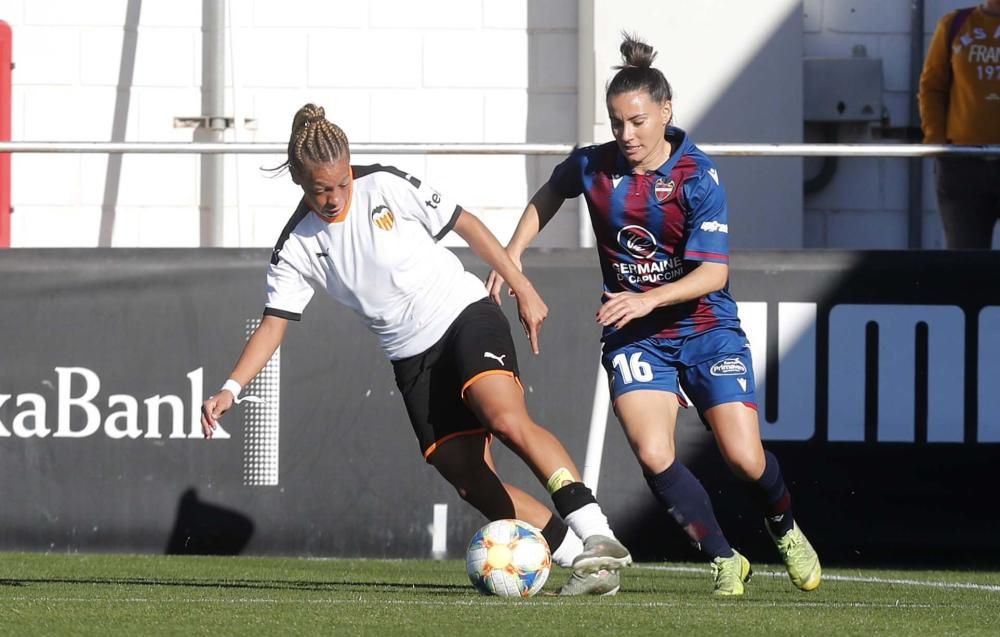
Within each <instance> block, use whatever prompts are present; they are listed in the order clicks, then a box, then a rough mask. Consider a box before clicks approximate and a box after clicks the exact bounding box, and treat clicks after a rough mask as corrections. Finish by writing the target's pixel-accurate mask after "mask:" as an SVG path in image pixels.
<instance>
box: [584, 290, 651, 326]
mask: <svg viewBox="0 0 1000 637" xmlns="http://www.w3.org/2000/svg"><path fill="white" fill-rule="evenodd" d="M604 296H606V297H607V299H608V300H607V301H605V302H604V304H603V305H601V308H600V309H599V310H597V322H598V323H600V324H601V325H603V326H605V327H607V326H609V325H612V326H614V328H615V329H621V328H622V327H625V326H626V325H628V323H629V321H632V320H634V319H637V318H641V317H643V316H646V315H647V314H649V313H650V312H652V311H653V308H654V307H656V306H655V304H654V303H653V302H652V301H651V300H650V299H649V297H647V296H646V295H645V294H641V293H637V292H605V293H604Z"/></svg>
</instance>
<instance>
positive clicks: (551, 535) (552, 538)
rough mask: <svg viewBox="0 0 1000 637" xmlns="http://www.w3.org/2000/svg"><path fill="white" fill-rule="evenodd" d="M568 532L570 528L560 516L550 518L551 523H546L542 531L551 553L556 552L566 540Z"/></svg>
mask: <svg viewBox="0 0 1000 637" xmlns="http://www.w3.org/2000/svg"><path fill="white" fill-rule="evenodd" d="M567 531H569V527H568V526H566V523H565V522H563V521H562V520H560V519H559V516H558V515H553V516H552V517H551V518H549V521H548V522H546V523H545V528H543V529H542V537H543V538H545V541H546V542H547V543H548V545H549V550H550V551H552V552H553V553H555V552H556V550H557V549H558V548H559V546H560V545H561V544H562V543H563V540H564V539H566V532H567Z"/></svg>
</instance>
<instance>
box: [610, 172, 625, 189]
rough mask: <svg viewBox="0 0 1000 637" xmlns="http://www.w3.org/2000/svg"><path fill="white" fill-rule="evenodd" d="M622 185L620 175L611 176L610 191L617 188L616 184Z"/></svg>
mask: <svg viewBox="0 0 1000 637" xmlns="http://www.w3.org/2000/svg"><path fill="white" fill-rule="evenodd" d="M620 183H622V175H618V174H614V175H611V189H612V190H614V189H615V188H617V187H618V184H620Z"/></svg>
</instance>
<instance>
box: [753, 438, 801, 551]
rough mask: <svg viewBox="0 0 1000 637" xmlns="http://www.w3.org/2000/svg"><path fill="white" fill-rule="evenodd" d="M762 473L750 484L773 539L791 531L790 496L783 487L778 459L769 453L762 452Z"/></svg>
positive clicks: (783, 480) (792, 520) (783, 481)
mask: <svg viewBox="0 0 1000 637" xmlns="http://www.w3.org/2000/svg"><path fill="white" fill-rule="evenodd" d="M764 460H765V464H764V473H763V475H761V476H760V478H758V479H757V481H756V482H754V483H752V485H753V486H752V489H753V491H754V496H755V497H756V499H757V503H758V505H759V506H760V508H761V510H762V511H763V512H764V523H765V524H767V528H768V530H769V531H770V532H771V534H772V535H774V536H775V537H781V536H782V535H784V534H785V533H788V532H789V531H791V530H792V525H793V524H794V519H793V518H792V496H791V494H789V493H788V489H787V488H786V487H785V479H784V478H783V477H782V475H781V466H780V465H779V464H778V458H777V457H776V456H775V455H774V454H773V453H771V452H770V451H765V452H764Z"/></svg>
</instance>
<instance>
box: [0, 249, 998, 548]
mask: <svg viewBox="0 0 1000 637" xmlns="http://www.w3.org/2000/svg"><path fill="white" fill-rule="evenodd" d="M460 252H461V253H462V254H461V256H462V258H463V259H464V260H465V261H466V263H467V265H468V267H470V269H472V270H474V271H475V272H477V273H478V274H480V275H485V269H484V268H483V267H482V265H481V264H480V263H479V262H478V261H476V260H475V259H474V258H471V255H469V254H467V253H465V252H464V251H460ZM268 255H269V253H268V251H267V250H266V249H215V250H207V249H199V250H186V249H144V250H131V249H119V250H102V249H97V250H92V249H82V250H29V249H23V250H8V251H0V298H2V299H3V310H4V311H3V312H0V485H2V487H0V489H2V498H0V501H2V503H3V504H2V506H0V549H2V550H15V549H17V550H31V551H57V552H65V551H72V552H75V551H80V552H98V551H100V552H139V553H221V554H237V553H245V554H287V555H307V556H371V557H408V556H416V557H421V556H429V555H431V549H432V541H433V538H434V536H435V533H437V534H438V536H439V538H444V539H446V551H445V553H444V554H446V555H451V556H458V555H461V554H462V551H463V550H464V545H465V542H467V540H468V538H469V537H470V536H471V534H472V532H473V531H474V530H475V529H476V528H477V527H478V526H479V525H480V524H481V523H482V522H483V520H482V519H481V517H480V516H479V514H478V513H475V512H474V511H473V510H471V508H469V507H467V506H466V505H465V504H464V503H462V502H461V500H460V499H459V498H458V497H457V495H456V494H455V493H454V492H452V490H451V489H450V487H448V486H447V485H446V483H445V481H444V480H442V479H441V478H440V477H438V476H437V475H436V473H435V472H434V471H433V470H432V469H431V468H430V467H429V466H428V465H426V464H425V463H424V462H423V460H422V458H421V456H420V454H419V452H418V449H417V445H416V442H415V440H414V437H413V435H412V433H411V431H410V428H409V425H408V422H407V419H406V415H405V411H404V409H403V406H402V401H401V400H400V398H399V395H398V392H397V390H396V388H395V385H394V383H393V380H392V372H391V367H390V365H389V363H388V362H387V361H386V360H385V359H384V357H383V355H382V354H381V353H380V351H379V349H378V347H377V345H376V342H375V340H374V338H373V337H371V336H370V335H369V334H368V333H367V332H366V331H365V330H364V328H363V327H362V325H361V323H360V321H359V320H358V319H357V317H355V316H354V315H353V314H351V312H349V311H348V310H346V309H344V308H342V307H340V306H338V305H336V304H334V303H333V302H332V301H330V300H329V299H326V298H325V297H321V298H317V299H316V300H314V301H313V303H312V304H311V306H310V307H309V309H308V310H307V312H306V313H305V316H304V320H303V321H302V322H301V324H295V325H293V326H292V327H291V328H290V329H289V332H288V335H287V338H286V341H285V344H284V345H283V346H282V348H281V350H280V351H279V355H278V356H277V357H276V358H275V360H273V361H272V362H271V364H270V365H269V366H268V368H267V369H266V370H265V372H264V373H263V374H262V375H261V376H260V377H259V378H258V379H257V380H256V381H255V382H254V383H253V384H251V385H250V386H249V387H248V390H247V393H248V394H252V395H256V396H259V397H261V398H263V399H264V402H263V403H260V404H252V403H244V404H243V405H241V406H240V407H238V408H237V409H236V410H235V411H234V412H233V413H232V414H230V415H228V416H227V417H226V418H224V419H223V429H224V431H225V432H226V434H228V435H226V436H222V437H218V438H216V439H213V440H211V441H206V440H204V439H202V437H201V434H200V430H199V426H198V422H197V420H198V410H199V406H200V402H201V400H202V399H203V398H204V397H205V396H206V395H208V394H210V393H211V392H213V391H215V390H216V388H217V387H218V385H219V384H220V383H221V381H222V380H224V379H225V377H226V374H227V373H228V371H229V367H230V365H231V364H232V362H233V361H234V360H235V358H236V356H237V355H238V353H239V351H240V349H241V347H242V344H243V341H244V339H245V337H246V335H247V334H248V333H249V330H250V329H252V328H253V326H254V324H255V321H256V320H257V319H259V317H260V312H261V309H262V302H263V295H264V289H263V285H264V268H265V265H266V263H267V260H268ZM525 265H526V268H527V269H528V271H529V272H530V273H531V275H532V277H533V280H534V281H535V284H536V286H537V287H538V289H539V290H540V291H541V292H542V294H543V296H544V297H545V299H546V301H547V302H548V304H549V307H550V310H551V312H550V316H549V319H548V320H547V322H546V324H545V328H544V330H543V333H542V340H541V346H542V354H541V355H540V356H539V357H534V356H532V355H531V354H530V353H529V352H528V351H527V347H526V342H524V341H523V339H520V338H518V347H519V348H520V349H519V352H518V354H519V361H520V364H521V369H522V374H523V381H524V386H525V391H526V393H527V400H528V403H529V408H530V410H531V411H532V413H533V415H534V416H535V417H536V419H537V420H539V421H540V422H542V423H544V424H546V425H547V426H549V427H550V428H551V429H552V430H553V431H555V432H556V433H557V435H559V436H560V437H561V438H562V439H563V440H564V441H565V443H566V445H567V447H568V449H569V451H570V453H571V454H572V455H573V457H574V458H576V459H577V461H578V462H579V463H580V465H581V466H582V464H583V458H584V456H585V455H586V453H587V448H586V446H587V439H588V432H587V423H589V422H590V420H591V410H592V408H593V403H594V401H593V397H592V392H593V391H594V389H593V388H594V387H595V380H597V379H599V378H600V377H601V376H600V374H601V372H599V370H598V351H599V344H598V342H597V336H598V330H597V327H596V326H595V324H594V322H593V318H592V317H593V312H594V309H595V307H596V305H597V303H598V294H599V290H598V288H597V287H596V285H595V283H596V281H598V280H599V278H598V277H599V275H598V269H597V264H596V262H595V256H594V255H593V254H592V252H591V251H579V250H554V251H533V252H531V253H529V254H527V255H526V258H525ZM732 265H733V271H732V288H733V290H734V293H735V294H736V296H737V298H739V299H740V301H741V304H740V312H741V316H742V318H743V321H744V325H745V327H746V330H747V332H748V334H749V336H750V338H751V342H752V344H753V351H754V353H755V357H756V368H757V369H756V372H757V376H758V381H759V383H760V385H761V389H760V403H761V404H760V413H761V414H762V416H763V420H764V422H763V424H762V430H763V432H764V435H765V437H766V438H767V439H768V440H769V441H770V442H769V443H768V444H769V446H770V448H771V449H773V450H774V451H776V453H777V454H778V455H779V457H780V458H781V461H782V463H783V467H784V471H785V475H786V479H787V480H788V482H789V485H790V488H791V489H792V493H793V497H794V499H795V500H794V502H795V510H796V513H797V517H798V519H799V521H800V523H801V524H802V526H803V527H804V528H805V529H806V530H807V532H808V533H809V534H810V537H811V538H812V539H813V541H814V543H815V544H816V545H817V547H818V548H819V549H820V551H821V552H822V554H823V555H824V557H825V559H826V561H827V562H828V563H840V564H880V563H907V564H912V563H930V562H934V563H943V564H948V565H951V566H960V565H963V564H964V565H968V566H983V565H985V564H987V563H993V564H1000V547H998V545H997V544H996V541H995V529H996V528H997V525H998V523H1000V514H998V512H997V509H996V507H992V506H989V497H990V496H989V493H988V489H986V490H984V487H983V485H989V484H992V482H993V465H994V464H995V462H994V459H995V456H996V453H997V449H998V447H997V445H998V443H1000V419H998V414H1000V397H998V394H997V392H996V390H995V382H996V378H997V377H998V376H1000V363H998V361H1000V292H998V289H997V287H996V285H995V284H994V282H993V277H994V273H995V272H996V271H997V270H998V268H1000V256H998V255H997V254H996V253H969V254H961V255H959V254H953V253H947V252H925V253H915V252H858V253H847V252H824V253H815V252H812V253H804V252H737V253H736V254H735V255H734V257H733V263H732ZM957 281H960V282H961V285H956V282H957ZM505 311H506V312H507V314H508V316H509V317H510V319H511V320H512V322H513V321H516V316H515V315H514V312H515V310H514V308H513V307H512V304H510V303H507V304H506V305H505ZM514 333H515V335H517V336H519V335H520V330H518V329H515V330H514ZM598 416H599V417H601V416H603V414H598ZM494 448H495V450H496V452H497V456H498V464H499V465H500V467H501V472H502V473H504V474H505V475H506V476H507V477H508V478H509V479H510V481H512V482H514V483H515V484H518V485H519V486H522V487H524V488H526V489H527V490H528V491H530V492H532V493H534V494H535V495H537V496H539V497H542V498H544V497H545V496H544V491H543V490H542V488H541V486H540V485H537V484H536V483H535V481H534V480H533V479H532V477H531V476H530V474H529V473H528V472H527V471H526V470H525V469H524V468H523V467H522V466H521V465H520V463H519V462H517V461H515V459H514V458H513V457H512V456H511V454H509V453H508V452H506V450H505V449H503V448H502V446H501V445H499V444H495V445H494ZM678 452H679V456H680V457H681V458H683V459H684V461H685V462H686V463H687V464H689V465H690V466H692V468H693V470H694V471H695V472H696V473H697V474H699V475H700V476H702V477H703V479H704V481H705V484H706V486H707V488H708V490H709V492H710V494H711V496H712V498H713V500H714V502H715V503H716V506H717V509H718V512H719V518H720V521H721V523H722V524H723V527H724V528H725V529H726V531H727V533H728V534H729V536H730V539H731V540H732V542H733V543H734V545H736V546H737V547H739V548H740V549H741V550H743V551H746V552H747V553H748V555H750V556H751V557H752V558H753V559H756V560H774V559H776V555H775V554H774V553H773V547H770V546H769V541H768V540H767V538H766V535H765V533H764V531H763V527H762V525H761V522H760V520H759V519H758V517H757V515H756V514H755V513H754V511H753V508H752V505H751V504H750V502H749V501H748V498H747V493H746V491H745V489H744V487H743V486H742V485H740V484H737V483H736V481H735V479H733V478H732V477H731V476H729V474H728V472H727V471H726V469H725V468H724V467H723V466H722V463H721V461H720V460H719V458H718V453H717V452H716V450H715V448H714V444H713V442H712V439H711V436H710V434H709V433H708V432H706V431H705V430H704V428H703V427H701V425H700V424H699V423H698V422H697V418H696V416H695V415H694V414H692V413H690V412H689V411H686V412H684V413H683V414H682V416H681V422H680V424H679V426H678ZM600 469H601V471H600V475H599V486H598V495H599V497H600V498H601V500H602V502H603V503H604V506H605V508H606V510H607V512H608V514H609V516H610V518H611V520H612V523H613V524H614V526H615V528H616V529H617V530H618V532H619V533H620V535H621V536H622V537H623V538H624V539H625V540H626V541H627V542H628V544H629V545H630V546H631V547H632V548H633V550H634V552H635V554H636V555H637V557H638V558H639V559H642V560H654V559H696V554H695V553H694V552H693V549H691V548H690V547H689V546H688V545H687V542H686V540H685V538H684V536H683V535H682V534H681V532H680V531H679V530H677V529H676V528H675V526H674V525H673V524H672V522H670V521H669V520H668V519H667V516H666V515H665V514H664V513H663V512H662V511H661V510H660V509H659V508H658V507H657V505H656V504H655V502H654V500H653V498H652V496H651V495H650V494H649V493H648V491H647V490H646V488H645V484H644V482H643V480H642V477H641V475H640V471H639V469H638V467H637V465H636V463H635V462H634V460H633V459H632V457H631V452H630V451H629V448H628V445H627V444H626V443H625V441H624V438H623V436H622V434H621V432H620V429H619V427H618V425H617V423H616V421H615V419H614V417H613V416H612V415H611V414H607V434H606V436H605V448H604V452H603V461H602V462H601V464H600ZM439 504H444V505H447V512H448V513H447V524H446V525H444V526H439V527H435V526H434V519H435V516H434V508H435V506H436V505H439Z"/></svg>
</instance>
